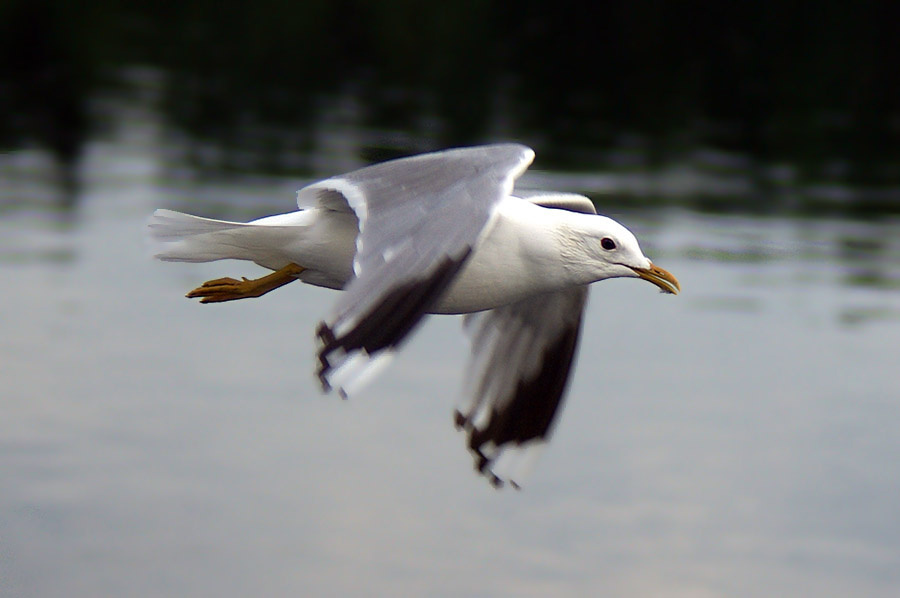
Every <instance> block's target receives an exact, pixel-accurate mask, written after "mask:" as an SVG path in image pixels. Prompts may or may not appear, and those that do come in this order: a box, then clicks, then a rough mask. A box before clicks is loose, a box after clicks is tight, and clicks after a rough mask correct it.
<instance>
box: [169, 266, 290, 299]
mask: <svg viewBox="0 0 900 598" xmlns="http://www.w3.org/2000/svg"><path fill="white" fill-rule="evenodd" d="M304 270H306V268H304V267H303V266H298V265H297V264H288V265H287V266H285V267H284V268H281V269H280V270H276V271H274V272H272V273H271V274H269V275H267V276H263V277H262V278H256V279H253V280H250V279H248V278H243V279H242V280H236V279H234V278H217V279H215V280H208V281H206V282H204V283H203V284H201V285H200V286H199V287H197V288H196V289H194V290H193V291H191V292H190V293H188V294H187V295H185V297H188V298H189V299H195V298H197V297H200V303H221V302H223V301H234V300H235V299H249V298H251V297H262V296H263V295H265V294H266V293H268V292H269V291H274V290H275V289H277V288H278V287H282V286H284V285H286V284H288V283H289V282H294V281H295V280H297V276H298V275H299V274H300V273H301V272H303V271H304Z"/></svg>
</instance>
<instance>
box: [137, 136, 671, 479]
mask: <svg viewBox="0 0 900 598" xmlns="http://www.w3.org/2000/svg"><path fill="white" fill-rule="evenodd" d="M533 159H534V152H533V151H532V150H531V149H530V148H528V147H525V146H523V145H518V144H498V145H485V146H478V147H469V148H461V149H451V150H445V151H439V152H434V153H429V154H422V155H418V156H412V157H408V158H402V159H398V160H392V161H389V162H383V163H381V164H376V165H373V166H369V167H366V168H362V169H360V170H356V171H354V172H350V173H348V174H344V175H340V176H336V177H333V178H330V179H326V180H324V181H320V182H317V183H313V184H311V185H309V186H307V187H304V188H303V189H301V190H300V191H299V192H298V193H297V205H298V206H299V208H300V209H299V210H298V211H294V212H289V213H287V214H278V215H275V216H268V217H266V218H261V219H259V220H254V221H252V222H249V223H237V222H226V221H223V220H211V219H207V218H200V217H197V216H191V215H188V214H182V213H180V212H174V211H171V210H156V212H155V213H154V214H153V216H152V217H151V220H150V224H149V226H150V230H151V235H152V237H153V238H154V239H155V240H156V241H157V242H158V243H159V245H160V252H159V253H158V254H157V256H156V257H157V258H159V259H161V260H164V261H173V262H208V261H213V260H220V259H238V260H248V261H252V262H255V263H257V264H259V265H260V266H263V267H264V268H268V269H270V270H272V271H273V272H272V273H271V274H269V275H267V276H264V277H262V278H259V279H255V280H249V279H247V278H244V279H242V280H236V279H233V278H220V279H216V280H210V281H208V282H205V283H203V284H202V285H201V286H200V287H198V288H196V289H194V290H193V291H191V292H189V293H188V294H187V296H188V297H191V298H199V299H200V302H201V303H217V302H222V301H232V300H235V299H245V298H249V297H259V296H261V295H263V294H265V293H268V292H269V291H272V290H274V289H276V288H278V287H281V286H283V285H285V284H287V283H290V282H292V281H294V280H301V281H303V282H305V283H308V284H313V285H318V286H323V287H328V288H332V289H342V290H343V293H342V294H341V295H340V296H339V297H338V299H337V301H336V302H335V304H334V307H333V309H332V310H331V312H330V314H329V315H328V316H327V317H326V318H325V319H324V320H323V321H322V322H321V323H320V324H319V326H318V328H317V330H316V336H317V339H318V368H317V374H318V378H319V381H320V382H321V384H322V387H323V389H325V390H326V391H328V390H331V389H335V390H336V391H337V392H338V393H339V394H340V395H341V396H343V397H347V396H348V395H350V394H352V393H354V392H355V391H356V390H357V389H358V388H359V387H360V385H361V384H362V383H363V382H364V381H365V380H366V379H367V378H368V377H370V376H371V375H372V374H373V373H374V372H375V370H376V369H377V367H378V366H379V365H382V364H384V363H385V362H386V360H387V359H388V358H389V357H390V356H391V355H393V354H394V352H395V351H396V350H397V349H398V348H400V346H401V345H402V344H403V342H404V341H405V339H406V338H407V337H408V336H409V334H410V333H411V332H412V331H413V330H414V329H415V328H416V326H417V325H418V324H419V323H420V322H421V321H422V319H423V318H424V316H425V315H426V314H465V317H464V318H463V326H464V329H465V331H466V333H467V334H468V336H469V338H470V339H471V342H472V353H471V357H470V360H469V364H468V373H467V375H466V382H467V384H466V386H467V388H466V392H465V394H464V395H463V396H464V398H463V399H462V400H461V401H460V403H459V405H458V406H457V409H456V411H455V423H456V426H457V427H458V428H460V429H462V430H464V431H465V434H466V436H467V440H468V447H469V450H470V451H471V453H472V455H473V456H474V459H475V467H476V469H477V471H479V472H480V473H482V474H483V475H485V476H486V477H487V478H488V479H489V480H490V481H491V482H492V483H493V484H495V485H497V486H500V485H502V484H503V483H504V482H510V484H512V485H514V486H516V487H518V480H520V479H521V477H520V476H521V475H523V474H524V472H525V471H527V469H528V468H529V465H530V463H531V462H532V461H533V457H534V455H535V454H536V453H537V452H538V451H537V450H536V449H538V448H539V447H541V446H542V445H543V444H544V443H546V441H547V440H548V438H549V435H550V432H551V429H552V425H553V422H554V419H555V418H556V415H557V413H558V412H559V408H560V406H561V404H562V400H563V397H564V395H565V391H566V385H567V382H568V380H569V374H570V370H571V367H572V361H573V358H574V356H575V350H576V346H577V344H578V336H579V331H580V328H581V320H582V314H583V311H584V305H585V301H586V300H587V295H588V285H590V284H591V283H592V282H596V281H599V280H604V279H607V278H616V277H632V278H633V277H637V278H642V279H644V280H646V281H649V282H651V283H653V284H654V285H656V286H657V287H659V288H660V289H661V290H662V291H663V292H665V293H672V294H675V293H677V292H678V291H679V290H680V286H679V284H678V281H677V280H676V279H675V277H674V276H672V275H671V274H669V273H668V272H667V271H665V270H663V269H662V268H659V267H657V266H655V265H654V264H653V263H652V262H651V261H650V260H649V259H647V257H645V256H644V254H643V253H642V252H641V249H640V247H639V246H638V242H637V239H635V237H634V235H633V234H632V233H631V232H630V231H629V230H628V229H626V228H625V227H624V226H622V225H621V224H619V223H618V222H616V221H614V220H612V219H610V218H607V217H605V216H599V215H597V213H596V211H595V210H594V205H593V204H592V203H591V201H590V200H589V199H588V198H586V197H584V196H581V195H575V194H570V193H537V194H526V193H521V192H516V193H515V194H514V192H513V183H514V181H515V179H516V178H518V177H519V176H520V175H521V174H522V173H523V172H524V171H525V169H526V168H528V165H529V164H531V161H532V160H533Z"/></svg>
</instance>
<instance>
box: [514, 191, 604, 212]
mask: <svg viewBox="0 0 900 598" xmlns="http://www.w3.org/2000/svg"><path fill="white" fill-rule="evenodd" d="M516 196H518V197H521V198H522V199H524V200H526V201H530V202H531V203H533V204H537V205H539V206H543V207H545V208H556V209H558V210H568V211H570V212H581V213H582V214H596V213H597V208H596V207H594V202H592V201H591V200H590V199H588V198H587V197H585V196H584V195H579V194H577V193H559V192H556V193H547V192H546V191H522V190H518V189H517V190H516Z"/></svg>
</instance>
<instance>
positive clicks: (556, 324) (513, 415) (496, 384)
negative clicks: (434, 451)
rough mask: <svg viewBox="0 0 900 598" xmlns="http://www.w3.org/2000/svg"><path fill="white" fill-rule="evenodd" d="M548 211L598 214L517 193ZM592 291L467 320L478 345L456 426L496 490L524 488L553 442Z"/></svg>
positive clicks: (558, 197)
mask: <svg viewBox="0 0 900 598" xmlns="http://www.w3.org/2000/svg"><path fill="white" fill-rule="evenodd" d="M516 195H517V196H519V197H521V198H523V199H524V200H526V201H529V202H531V203H535V204H537V205H539V206H543V207H545V208H553V209H560V210H568V211H570V212H581V213H584V214H596V213H597V211H596V210H595V209H594V204H593V203H592V202H591V200H590V199H588V198H587V197H584V196H583V195H576V194H574V193H547V192H542V191H537V192H527V191H525V192H523V191H517V192H516ZM587 296H588V288H587V287H574V288H571V289H566V290H564V291H558V292H556V293H550V294H546V295H539V296H535V297H530V298H528V299H525V300H523V301H520V302H519V303H514V304H512V305H507V306H504V307H501V308H497V309H492V310H490V311H485V312H481V313H477V314H470V315H468V316H466V318H465V320H464V324H463V326H464V328H465V330H466V332H467V333H468V335H469V337H470V339H471V341H472V354H471V357H470V358H469V367H468V369H467V385H466V389H465V390H466V392H465V394H464V395H463V396H464V397H465V398H464V399H463V401H462V402H461V403H460V406H459V408H458V410H457V411H456V425H457V427H459V428H462V429H464V430H465V431H466V435H467V436H468V444H469V450H471V451H472V455H473V456H474V457H475V468H476V469H477V470H478V471H479V472H481V473H482V474H484V475H485V476H487V477H488V478H489V479H490V480H491V481H492V482H493V483H494V484H495V485H501V484H502V483H503V482H505V481H509V482H510V483H511V484H512V485H514V486H516V487H518V483H517V481H518V480H521V479H522V477H523V476H525V475H526V474H527V473H528V471H529V469H530V468H531V466H532V465H533V464H534V461H535V459H536V458H537V456H538V454H539V453H540V450H541V449H542V448H543V446H544V445H545V444H546V443H547V441H548V440H549V439H550V433H551V432H552V429H553V423H554V421H555V418H556V416H557V414H558V413H559V411H560V408H561V407H562V402H563V398H564V396H565V392H566V386H567V384H568V381H569V374H570V372H571V371H572V364H573V362H574V359H575V352H576V350H577V348H578V335H579V333H580V330H581V320H582V315H583V313H584V305H585V303H586V302H587Z"/></svg>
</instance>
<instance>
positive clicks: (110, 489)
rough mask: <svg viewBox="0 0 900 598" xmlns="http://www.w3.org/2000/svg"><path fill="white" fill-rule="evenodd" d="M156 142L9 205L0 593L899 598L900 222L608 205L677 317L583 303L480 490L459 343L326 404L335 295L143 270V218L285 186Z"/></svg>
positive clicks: (286, 196)
mask: <svg viewBox="0 0 900 598" xmlns="http://www.w3.org/2000/svg"><path fill="white" fill-rule="evenodd" d="M135 127H136V128H135ZM155 132H158V129H156V128H154V125H153V121H152V118H151V117H150V116H147V118H146V119H144V120H139V121H138V122H137V124H134V123H132V125H129V126H128V127H124V128H122V129H121V130H118V131H116V132H114V133H113V134H111V136H110V137H109V138H107V139H105V140H98V141H96V142H95V143H92V144H90V145H89V146H88V149H87V151H86V154H85V160H84V167H83V172H82V177H83V180H84V181H85V185H84V187H83V188H82V189H81V190H80V191H79V195H78V198H79V201H78V202H76V203H75V204H74V205H73V206H72V207H71V208H68V210H62V213H64V214H66V215H65V216H63V217H60V216H59V214H60V210H59V209H57V208H55V207H53V206H54V202H53V201H52V197H53V193H52V189H48V188H42V187H41V185H43V184H44V183H43V182H42V181H43V172H45V171H42V170H41V168H43V166H41V165H40V164H39V163H38V162H39V161H36V162H34V164H37V166H34V167H33V168H34V171H33V172H36V173H37V174H35V175H33V176H30V175H27V173H26V174H25V175H23V174H21V172H19V174H20V175H21V178H19V179H17V181H18V182H15V183H10V182H9V179H7V178H6V177H5V176H4V179H3V181H2V182H0V192H2V193H3V194H4V195H5V196H6V197H9V196H15V197H16V199H15V201H4V202H3V208H2V209H3V212H2V213H0V296H2V297H3V300H2V302H0V321H2V328H3V334H2V336H0V379H2V381H3V394H2V400H0V405H2V409H3V417H2V418H0V470H2V471H3V475H2V476H0V512H2V513H4V514H5V515H4V516H3V517H0V545H2V550H0V593H2V594H3V595H4V596H7V595H8V596H67V597H70V596H85V597H87V596H97V595H134V596H153V595H222V596H244V595H251V594H253V595H288V594H291V595H296V594H304V595H371V594H372V593H376V594H391V595H416V596H417V595H423V594H427V595H446V596H456V595H460V594H476V595H516V596H521V595H542V596H546V595H588V594H593V593H597V592H600V593H603V594H605V595H613V596H636V595H657V596H685V595H688V596H717V595H727V596H770V595H793V596H799V595H816V596H847V595H865V596H885V597H887V596H893V595H894V594H895V591H896V588H897V587H898V584H900V574H898V571H900V517H898V516H897V509H896V496H898V493H900V471H898V469H897V467H896V464H895V461H896V459H895V458H894V455H897V454H900V441H898V437H897V435H896V433H895V428H896V426H895V425H894V423H895V422H896V421H897V418H898V415H900V409H898V403H897V397H898V396H900V378H898V377H897V376H896V347H897V339H898V338H900V301H898V299H900V295H898V293H900V282H898V281H900V260H898V259H897V258H898V257H900V222H898V221H896V220H879V221H854V220H847V219H821V218H802V217H772V216H768V217H766V216H741V215H728V214H702V213H698V212H694V211H691V210H689V209H685V208H674V207H670V208H667V209H665V210H651V209H634V208H631V207H629V206H628V205H627V204H623V203H621V202H618V203H613V202H610V203H609V205H610V208H609V209H608V210H605V211H606V212H607V213H609V214H610V215H612V216H614V217H617V218H619V219H620V220H622V221H623V222H625V223H626V224H627V225H629V226H630V227H631V228H632V229H633V230H635V231H636V232H637V234H638V236H639V237H640V238H641V239H642V243H643V245H644V249H645V251H646V253H647V254H648V255H650V256H652V257H653V259H654V260H655V261H657V262H658V263H659V264H661V265H663V266H664V267H666V268H667V269H669V270H671V271H672V272H674V273H675V274H677V276H678V277H679V279H680V280H681V281H682V284H683V286H684V293H683V294H682V295H680V296H678V297H674V298H673V297H667V296H661V295H658V294H656V293H652V292H648V289H647V288H645V285H639V284H631V283H632V281H611V282H607V283H603V284H601V285H598V286H597V287H596V288H595V290H594V293H593V297H592V301H591V303H590V306H589V313H588V316H587V320H586V328H585V331H584V341H583V347H582V352H581V357H580V363H579V367H578V368H577V370H576V375H575V379H574V382H573V387H572V391H571V395H570V398H569V404H568V406H567V409H566V411H565V413H564V415H563V419H562V422H561V424H560V426H559V428H558V431H557V437H556V438H555V441H554V443H553V444H552V446H551V448H550V450H549V451H548V452H547V454H546V455H545V457H544V459H543V460H542V462H541V463H540V464H539V466H538V470H537V472H536V474H535V475H534V477H533V479H532V480H530V483H529V484H527V485H526V488H525V490H523V491H522V492H520V493H513V492H495V491H493V490H491V489H490V488H489V487H487V485H486V484H484V483H483V480H481V479H479V478H478V477H477V476H476V475H474V474H473V473H472V472H471V471H470V459H469V457H468V455H467V454H466V452H465V450H464V447H463V441H462V438H461V437H459V436H458V435H457V434H456V433H455V432H454V430H453V429H452V425H451V418H450V412H451V407H452V405H453V402H454V399H455V393H456V389H457V388H458V387H459V383H460V372H461V369H462V367H463V363H464V359H465V345H464V342H463V340H462V336H461V334H460V331H459V322H458V320H457V319H455V318H432V320H431V321H430V322H429V324H428V326H426V327H424V329H423V331H422V332H421V333H420V334H419V335H418V336H417V337H416V338H415V339H414V340H413V341H412V342H411V343H410V345H409V346H408V347H407V349H406V350H405V351H404V352H403V353H402V354H401V355H400V356H399V357H398V359H397V360H396V362H395V364H394V365H393V366H392V367H391V368H390V369H389V370H388V371H387V372H385V373H384V374H383V375H382V376H381V378H379V379H378V380H377V381H375V382H374V383H373V384H372V386H371V388H370V389H368V391H367V392H365V393H363V396H361V397H360V398H359V399H358V400H354V401H350V402H341V401H337V400H334V399H332V398H331V397H329V398H322V397H321V396H320V395H319V393H318V391H317V389H316V387H315V385H314V382H313V376H312V374H311V372H312V355H313V344H312V330H313V327H314V324H315V322H316V321H317V318H318V317H320V316H321V315H322V314H323V313H325V311H326V310H327V309H328V306H329V305H330V303H331V301H332V300H333V299H334V295H333V294H332V293H331V292H328V291H324V290H321V289H314V288H305V287H304V288H301V287H296V288H290V287H289V288H286V289H284V290H281V291H278V292H276V293H273V294H271V295H269V296H267V297H265V298H264V299H261V300H258V301H248V302H239V303H236V304H233V305H222V306H200V305H197V304H194V303H191V302H188V301H187V300H185V299H183V297H182V295H183V293H184V292H185V291H186V290H188V289H190V288H192V287H193V286H195V285H196V283H197V282H199V281H202V280H206V279H210V278H214V277H218V276H224V275H230V276H235V275H248V276H249V275H252V274H253V272H255V270H254V267H253V266H247V265H241V264H231V263H228V264H225V263H223V264H207V265H173V264H158V263H154V262H151V261H150V260H149V259H148V258H147V255H146V251H145V248H144V247H143V244H142V228H143V222H144V220H145V218H146V216H147V215H148V214H149V213H150V211H151V210H152V209H153V208H155V207H175V208H176V209H186V210H189V211H192V212H195V213H201V214H206V215H223V216H228V217H236V218H252V217H254V216H259V215H262V214H264V213H272V212H276V211H284V210H287V209H290V207H291V204H292V203H293V198H294V190H295V189H296V188H298V187H299V186H301V185H302V184H303V183H304V182H305V181H303V180H287V179H265V178H248V177H244V178H240V179H212V180H206V181H193V182H188V181H186V180H185V179H182V178H179V177H177V176H171V173H172V170H169V169H167V168H166V160H167V156H169V155H171V152H169V151H168V150H166V151H162V150H161V146H159V145H158V144H159V139H160V137H159V136H158V135H157V134H156V133H155ZM175 153H177V152H175ZM334 156H338V157H340V159H341V160H345V161H347V160H349V161H354V160H356V158H355V157H354V154H353V152H350V151H348V152H346V153H343V154H341V153H340V152H339V151H338V150H334V149H332V150H331V151H330V152H326V153H325V154H322V155H315V159H314V162H316V163H317V164H319V166H318V167H317V170H318V172H317V174H330V173H333V172H334V171H335V170H338V169H337V168H334V169H331V168H330V165H331V163H332V162H331V160H333V159H334ZM4 160H6V161H5V162H3V163H2V164H0V168H4V169H5V170H4V171H3V172H4V173H10V172H13V171H14V170H15V168H14V165H11V164H10V162H9V159H8V158H4ZM538 166H540V151H539V152H538ZM598 176H601V175H598ZM542 177H550V178H552V179H553V180H555V181H561V182H562V183H563V186H565V187H568V188H575V189H577V188H578V187H579V179H578V178H573V179H572V180H569V181H568V182H566V180H567V179H566V175H565V174H563V173H553V172H544V173H537V174H536V175H533V176H531V177H529V178H528V179H527V180H526V181H525V182H526V183H528V184H531V185H538V186H539V184H540V182H541V181H542V180H545V179H543V178H542ZM24 180H29V181H31V182H29V183H28V185H30V187H29V189H37V190H40V189H43V190H42V191H40V192H38V193H35V197H36V198H37V199H35V200H33V201H28V200H27V199H26V198H27V196H28V194H30V193H31V191H27V192H26V190H25V187H23V186H22V185H24V184H25V183H23V182H22V181H24ZM47 198H51V199H50V200H49V201H45V200H46V199H47ZM597 199H598V201H599V203H600V205H601V207H602V206H603V205H605V203H604V197H603V195H602V194H601V195H599V196H597Z"/></svg>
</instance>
